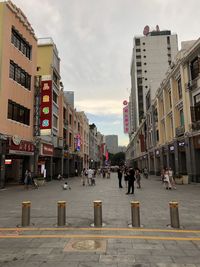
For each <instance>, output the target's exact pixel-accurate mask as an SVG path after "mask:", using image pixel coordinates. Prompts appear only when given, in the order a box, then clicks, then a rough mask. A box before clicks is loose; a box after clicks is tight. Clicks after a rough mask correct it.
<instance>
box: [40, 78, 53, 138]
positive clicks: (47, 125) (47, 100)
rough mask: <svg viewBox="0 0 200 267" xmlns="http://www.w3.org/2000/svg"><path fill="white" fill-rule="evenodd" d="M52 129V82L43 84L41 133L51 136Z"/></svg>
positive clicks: (43, 82)
mask: <svg viewBox="0 0 200 267" xmlns="http://www.w3.org/2000/svg"><path fill="white" fill-rule="evenodd" d="M51 128H52V81H51V80H48V81H42V82H41V106H40V131H41V135H50V134H51Z"/></svg>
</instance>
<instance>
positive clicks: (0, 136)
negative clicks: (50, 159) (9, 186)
mask: <svg viewBox="0 0 200 267" xmlns="http://www.w3.org/2000/svg"><path fill="white" fill-rule="evenodd" d="M36 52H37V39H36V37H35V34H34V31H33V28H32V27H31V25H30V23H29V22H28V20H27V18H26V16H25V15H24V14H23V12H22V11H21V10H20V9H19V8H17V7H16V6H15V5H14V4H13V3H12V2H11V1H6V2H1V3H0V106H1V112H0V187H3V186H4V185H5V183H8V182H20V181H23V179H24V173H25V170H26V169H30V170H31V171H32V172H34V140H33V124H34V122H33V114H34V75H35V73H36V66H37V65H36V59H37V58H36Z"/></svg>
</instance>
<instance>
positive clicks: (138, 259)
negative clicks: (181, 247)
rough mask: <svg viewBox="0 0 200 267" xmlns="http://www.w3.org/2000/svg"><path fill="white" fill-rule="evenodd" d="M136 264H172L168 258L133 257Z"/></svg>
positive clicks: (170, 258)
mask: <svg viewBox="0 0 200 267" xmlns="http://www.w3.org/2000/svg"><path fill="white" fill-rule="evenodd" d="M135 260H136V263H137V262H138V263H158V262H163V263H173V261H172V257H170V256H152V255H135Z"/></svg>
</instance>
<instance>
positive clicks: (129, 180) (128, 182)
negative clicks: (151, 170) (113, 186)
mask: <svg viewBox="0 0 200 267" xmlns="http://www.w3.org/2000/svg"><path fill="white" fill-rule="evenodd" d="M117 174H118V180H119V188H123V186H122V177H123V174H124V182H125V186H126V188H127V187H128V191H127V193H126V194H127V195H128V194H134V189H135V186H134V183H135V181H136V183H137V188H141V173H140V170H139V169H138V168H135V169H134V168H127V167H124V168H123V167H119V169H118V171H117Z"/></svg>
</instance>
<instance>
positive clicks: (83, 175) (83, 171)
mask: <svg viewBox="0 0 200 267" xmlns="http://www.w3.org/2000/svg"><path fill="white" fill-rule="evenodd" d="M86 178H87V175H86V169H85V168H83V170H82V172H81V181H82V185H83V186H85V181H86Z"/></svg>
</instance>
